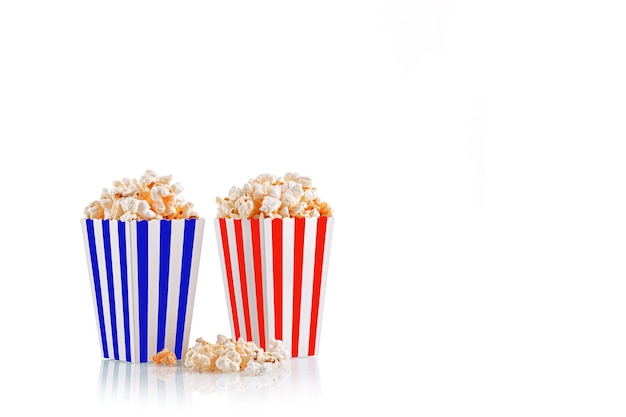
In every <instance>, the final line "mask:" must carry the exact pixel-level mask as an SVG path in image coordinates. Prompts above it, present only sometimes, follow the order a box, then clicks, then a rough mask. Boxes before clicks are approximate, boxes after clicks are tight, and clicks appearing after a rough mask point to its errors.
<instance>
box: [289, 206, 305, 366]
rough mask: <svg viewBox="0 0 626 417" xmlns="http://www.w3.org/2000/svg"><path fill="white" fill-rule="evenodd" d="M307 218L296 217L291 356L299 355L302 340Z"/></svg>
mask: <svg viewBox="0 0 626 417" xmlns="http://www.w3.org/2000/svg"><path fill="white" fill-rule="evenodd" d="M305 220H306V219H305V218H304V217H299V218H296V219H295V234H294V242H293V316H292V317H293V321H292V322H291V356H293V357H297V356H298V341H299V340H300V305H301V303H302V261H303V258H304V224H305Z"/></svg>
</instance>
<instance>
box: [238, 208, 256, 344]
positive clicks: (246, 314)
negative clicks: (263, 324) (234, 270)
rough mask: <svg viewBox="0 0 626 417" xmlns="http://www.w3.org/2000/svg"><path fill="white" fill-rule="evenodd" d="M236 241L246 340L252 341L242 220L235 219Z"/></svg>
mask: <svg viewBox="0 0 626 417" xmlns="http://www.w3.org/2000/svg"><path fill="white" fill-rule="evenodd" d="M235 239H236V240H237V261H238V263H239V282H240V284H241V300H242V301H243V319H244V322H245V325H246V340H252V326H251V325H250V305H249V304H248V282H247V280H246V259H245V256H244V252H243V233H242V232H241V219H235Z"/></svg>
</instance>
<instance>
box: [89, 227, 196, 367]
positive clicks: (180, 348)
mask: <svg viewBox="0 0 626 417" xmlns="http://www.w3.org/2000/svg"><path fill="white" fill-rule="evenodd" d="M204 222H205V221H204V219H188V220H142V221H128V222H123V221H117V220H91V219H82V220H81V226H82V230H83V237H84V243H85V251H86V255H87V266H88V271H89V281H90V284H91V289H92V296H93V303H94V307H95V312H96V323H97V325H98V336H99V339H100V345H101V348H102V357H103V358H110V359H115V360H123V361H128V362H148V361H150V360H151V358H152V356H153V355H154V354H156V353H157V352H159V351H161V350H163V349H164V348H167V349H168V350H170V351H172V352H174V353H175V354H176V357H177V358H178V359H181V358H182V355H183V354H184V352H185V350H186V349H187V347H188V344H189V330H190V327H191V318H192V313H193V303H194V299H195V294H196V283H197V278H198V266H199V261H200V251H201V248H202V237H203V233H204Z"/></svg>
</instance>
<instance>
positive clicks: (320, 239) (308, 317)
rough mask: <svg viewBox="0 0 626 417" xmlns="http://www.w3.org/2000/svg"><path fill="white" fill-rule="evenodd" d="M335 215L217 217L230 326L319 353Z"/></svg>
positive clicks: (261, 339)
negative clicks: (274, 217)
mask: <svg viewBox="0 0 626 417" xmlns="http://www.w3.org/2000/svg"><path fill="white" fill-rule="evenodd" d="M333 222H334V218H333V217H317V218H286V219H224V218H217V219H215V221H214V225H215V231H216V235H217V247H218V252H219V258H220V262H221V266H222V276H223V278H224V289H225V293H226V303H227V306H228V315H229V319H230V325H231V331H232V333H233V337H234V338H235V339H239V337H243V338H244V339H245V340H248V341H253V342H254V343H255V344H257V346H260V347H261V348H263V349H267V345H268V344H269V342H270V341H271V340H272V339H275V340H281V341H282V342H283V345H284V347H285V349H286V350H287V351H288V352H290V353H291V356H292V357H306V356H316V355H317V354H318V353H319V345H320V334H321V323H322V313H323V311H324V295H325V292H326V284H327V276H328V263H329V254H330V244H331V240H332V239H331V237H332V229H333Z"/></svg>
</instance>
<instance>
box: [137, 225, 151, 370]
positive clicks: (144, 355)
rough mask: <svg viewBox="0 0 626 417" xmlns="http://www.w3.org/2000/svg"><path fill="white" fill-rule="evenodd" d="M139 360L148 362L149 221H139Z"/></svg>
mask: <svg viewBox="0 0 626 417" xmlns="http://www.w3.org/2000/svg"><path fill="white" fill-rule="evenodd" d="M137 269H138V271H137V272H138V276H137V289H138V294H137V302H138V304H139V361H140V362H148V221H147V220H141V221H138V222H137Z"/></svg>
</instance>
